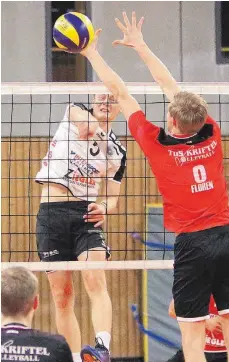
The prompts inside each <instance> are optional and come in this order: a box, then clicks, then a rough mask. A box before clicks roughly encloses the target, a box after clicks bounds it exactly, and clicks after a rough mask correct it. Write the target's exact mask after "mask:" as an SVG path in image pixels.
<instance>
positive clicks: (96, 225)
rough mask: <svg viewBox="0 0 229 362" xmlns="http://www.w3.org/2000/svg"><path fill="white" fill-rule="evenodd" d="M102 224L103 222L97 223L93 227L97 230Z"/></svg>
mask: <svg viewBox="0 0 229 362" xmlns="http://www.w3.org/2000/svg"><path fill="white" fill-rule="evenodd" d="M103 223H104V220H102V221H99V222H97V223H96V224H95V225H94V228H97V227H98V226H101V225H103Z"/></svg>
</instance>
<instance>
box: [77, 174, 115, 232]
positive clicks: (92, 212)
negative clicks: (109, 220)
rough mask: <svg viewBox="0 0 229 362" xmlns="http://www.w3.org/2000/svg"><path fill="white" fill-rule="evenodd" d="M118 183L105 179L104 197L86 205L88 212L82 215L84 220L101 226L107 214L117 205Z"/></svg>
mask: <svg viewBox="0 0 229 362" xmlns="http://www.w3.org/2000/svg"><path fill="white" fill-rule="evenodd" d="M120 187H121V184H120V183H115V182H113V181H111V180H108V181H107V185H106V193H107V195H106V197H105V198H104V199H103V200H102V201H101V202H100V203H96V202H92V203H91V204H89V205H88V212H87V214H85V215H84V216H83V218H84V221H85V222H93V223H95V224H94V227H98V226H101V225H102V224H103V223H104V221H105V218H106V215H107V214H112V212H113V211H114V209H115V208H116V207H117V203H118V197H119V193H120Z"/></svg>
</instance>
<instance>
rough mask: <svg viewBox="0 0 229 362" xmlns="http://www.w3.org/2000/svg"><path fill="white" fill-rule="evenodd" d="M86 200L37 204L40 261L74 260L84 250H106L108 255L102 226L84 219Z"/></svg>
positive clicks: (107, 256)
mask: <svg viewBox="0 0 229 362" xmlns="http://www.w3.org/2000/svg"><path fill="white" fill-rule="evenodd" d="M89 204H90V202H87V201H76V202H74V201H66V202H49V203H42V204H40V209H39V212H38V215H37V226H36V236H37V249H38V254H39V257H40V260H42V261H75V260H77V258H78V256H79V255H80V254H82V253H83V252H85V251H88V250H91V249H94V248H98V247H100V248H103V249H105V250H106V258H107V259H108V258H109V257H110V251H109V248H108V247H107V246H106V243H105V237H104V233H103V230H102V229H101V227H96V228H95V227H94V223H89V222H88V223H85V221H84V219H83V216H84V215H85V214H86V213H87V207H88V205H89Z"/></svg>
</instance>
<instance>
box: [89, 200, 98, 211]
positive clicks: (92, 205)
mask: <svg viewBox="0 0 229 362" xmlns="http://www.w3.org/2000/svg"><path fill="white" fill-rule="evenodd" d="M95 209H97V204H95V203H94V202H92V203H91V204H89V205H88V207H87V211H92V210H95Z"/></svg>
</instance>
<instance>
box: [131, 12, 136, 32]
mask: <svg viewBox="0 0 229 362" xmlns="http://www.w3.org/2000/svg"><path fill="white" fill-rule="evenodd" d="M132 26H133V27H134V28H136V13H135V11H133V12H132Z"/></svg>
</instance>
